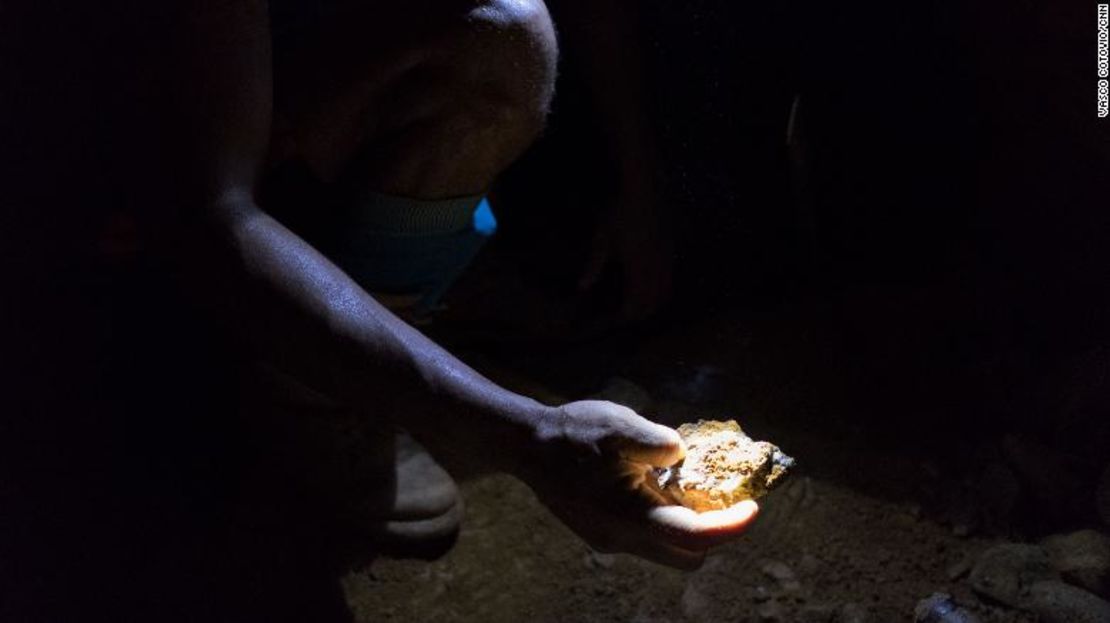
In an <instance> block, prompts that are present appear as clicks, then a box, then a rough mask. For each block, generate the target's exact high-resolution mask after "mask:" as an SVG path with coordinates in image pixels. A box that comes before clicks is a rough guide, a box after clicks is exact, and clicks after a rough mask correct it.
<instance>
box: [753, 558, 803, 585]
mask: <svg viewBox="0 0 1110 623" xmlns="http://www.w3.org/2000/svg"><path fill="white" fill-rule="evenodd" d="M759 570H760V571H762V572H763V575H766V576H769V577H772V578H775V579H776V580H778V581H780V582H784V581H787V580H793V579H794V571H793V570H792V569H790V567H789V566H787V564H786V563H784V562H779V561H777V560H768V561H767V562H765V563H763V565H762V566H761V567H760V568H759Z"/></svg>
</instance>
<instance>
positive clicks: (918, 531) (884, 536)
mask: <svg viewBox="0 0 1110 623" xmlns="http://www.w3.org/2000/svg"><path fill="white" fill-rule="evenodd" d="M463 491H464V494H465V495H466V499H467V503H468V504H469V506H468V512H467V522H466V524H465V526H464V529H463V532H462V536H461V538H460V540H459V543H458V545H457V547H456V548H455V550H454V551H453V552H451V553H450V554H449V555H448V556H447V557H445V558H444V559H442V560H440V561H437V562H435V563H431V564H427V563H420V562H412V561H387V560H379V561H376V562H375V563H373V564H372V565H371V566H370V567H369V568H368V569H365V570H361V571H358V572H355V573H352V574H350V575H349V576H348V577H347V578H346V581H345V589H346V592H347V595H348V598H349V602H350V604H351V607H352V609H353V611H354V612H355V614H356V619H357V620H358V621H360V622H361V621H381V620H388V621H637V622H643V623H648V622H655V621H768V620H772V621H834V620H835V621H907V620H912V617H913V609H914V605H915V604H916V603H917V601H918V600H920V599H922V598H924V597H926V596H928V595H930V594H931V593H933V592H935V591H945V592H949V593H951V594H953V595H954V596H956V598H957V600H958V602H959V603H961V604H963V605H965V606H968V607H970V608H972V609H974V611H975V612H976V613H978V614H979V615H980V616H981V618H982V620H983V621H999V622H1001V621H1032V620H1034V619H1032V618H1028V617H1023V616H1022V615H1020V614H1018V613H1016V612H1013V611H1009V610H1003V609H998V608H994V607H991V606H987V605H985V604H982V603H981V602H979V601H978V600H977V599H976V598H975V597H974V596H973V595H972V594H971V593H970V590H969V589H967V588H966V587H965V586H963V585H962V584H961V583H960V581H959V580H952V579H950V576H949V569H951V568H953V567H958V565H960V564H961V563H963V562H964V561H965V560H967V559H969V558H971V557H973V556H974V555H975V554H976V553H978V552H980V551H982V550H983V549H985V548H986V547H987V546H988V545H989V544H990V542H989V541H986V540H982V539H976V538H971V539H960V538H958V537H955V536H953V535H952V534H951V531H950V530H948V529H946V528H944V527H942V526H939V525H937V524H935V523H933V522H930V521H927V520H922V519H920V518H918V517H916V516H915V513H914V509H913V508H911V507H907V506H906V505H903V504H896V503H891V502H884V501H881V500H877V499H874V498H871V497H868V496H865V495H861V494H859V493H856V492H853V491H852V490H850V489H848V488H845V487H842V486H838V485H836V484H834V483H830V482H824V481H819V480H813V479H809V478H805V477H801V478H798V479H796V480H795V481H794V483H793V484H792V485H791V486H790V487H787V488H785V489H783V490H781V491H779V492H777V493H776V494H774V496H773V497H772V498H769V499H768V500H767V501H766V503H765V505H764V508H763V513H762V517H761V518H760V520H759V522H758V524H757V525H756V526H755V527H754V528H753V529H752V530H751V531H750V533H749V534H748V535H746V536H745V537H744V538H743V539H741V540H740V541H738V542H736V543H735V544H730V545H728V546H725V547H722V548H720V549H718V550H716V551H714V552H713V553H712V554H710V556H709V557H708V558H707V560H706V562H705V565H704V566H703V567H702V568H701V569H700V570H699V571H697V572H694V573H683V572H679V571H673V570H669V569H665V568H662V567H659V566H657V565H654V564H651V563H648V562H643V561H640V560H638V559H635V558H632V557H630V556H624V555H616V556H612V555H602V554H596V553H593V552H591V551H590V550H589V548H587V547H586V546H585V545H584V544H583V543H582V542H581V541H579V540H578V539H577V538H575V536H574V535H573V534H571V533H570V532H569V531H568V530H567V529H566V528H564V527H563V526H561V525H560V524H559V523H558V522H557V521H556V520H555V519H554V518H553V517H552V516H551V515H550V514H549V513H547V512H546V511H545V510H544V509H543V508H542V507H541V506H540V505H539V503H538V502H537V501H536V500H535V498H534V497H533V496H532V495H531V493H530V492H529V491H528V490H527V488H526V487H524V486H523V485H521V484H520V483H518V482H517V481H515V480H513V479H511V478H509V477H506V476H487V477H483V478H479V479H476V480H473V481H471V482H468V483H466V484H465V485H464V486H463ZM775 563H784V564H785V565H786V566H787V567H788V568H789V569H790V570H791V571H792V573H793V574H794V576H795V578H796V580H794V581H791V580H790V579H786V580H785V581H784V580H782V579H776V578H775V577H772V576H773V575H774V574H776V573H777V569H778V568H779V567H781V565H776V564H775ZM778 575H780V577H781V575H782V574H781V573H778ZM852 617H855V618H852Z"/></svg>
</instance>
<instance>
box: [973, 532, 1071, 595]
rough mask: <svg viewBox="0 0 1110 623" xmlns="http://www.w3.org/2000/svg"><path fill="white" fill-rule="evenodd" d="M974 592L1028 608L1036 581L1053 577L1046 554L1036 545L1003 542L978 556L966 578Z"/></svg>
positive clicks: (1053, 572)
mask: <svg viewBox="0 0 1110 623" xmlns="http://www.w3.org/2000/svg"><path fill="white" fill-rule="evenodd" d="M968 579H969V582H970V583H971V588H972V589H973V590H974V591H975V592H976V593H978V594H980V595H982V596H984V597H987V598H989V599H992V600H994V601H997V602H1000V603H1003V604H1006V605H1008V606H1013V607H1016V608H1028V607H1029V605H1030V601H1031V599H1032V595H1031V589H1032V586H1033V585H1034V584H1036V583H1037V582H1042V581H1046V580H1057V579H1059V576H1058V575H1057V573H1056V571H1055V570H1054V569H1053V568H1052V565H1051V563H1050V562H1049V559H1048V554H1047V553H1045V551H1044V550H1043V549H1041V548H1040V547H1038V546H1036V545H1023V544H1018V543H1004V544H1002V545H996V546H994V547H992V548H990V549H988V550H987V551H986V552H984V553H983V555H982V556H981V557H980V558H979V561H978V562H977V563H976V564H975V567H974V568H972V570H971V576H970V577H969V578H968Z"/></svg>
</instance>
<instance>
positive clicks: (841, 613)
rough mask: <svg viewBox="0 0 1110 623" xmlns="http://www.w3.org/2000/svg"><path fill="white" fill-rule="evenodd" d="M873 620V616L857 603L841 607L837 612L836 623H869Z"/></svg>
mask: <svg viewBox="0 0 1110 623" xmlns="http://www.w3.org/2000/svg"><path fill="white" fill-rule="evenodd" d="M870 620H871V615H870V614H868V612H867V608H864V607H863V606H861V605H859V604H855V603H847V604H844V605H843V606H841V607H840V610H837V612H836V618H835V619H834V621H836V623H868V622H869V621H870Z"/></svg>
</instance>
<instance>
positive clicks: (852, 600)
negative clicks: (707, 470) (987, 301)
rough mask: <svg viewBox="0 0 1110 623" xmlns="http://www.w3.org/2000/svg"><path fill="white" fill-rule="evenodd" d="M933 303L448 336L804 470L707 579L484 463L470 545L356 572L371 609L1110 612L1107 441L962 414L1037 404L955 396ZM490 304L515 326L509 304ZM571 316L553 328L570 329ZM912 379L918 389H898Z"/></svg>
mask: <svg viewBox="0 0 1110 623" xmlns="http://www.w3.org/2000/svg"><path fill="white" fill-rule="evenodd" d="M468 287H469V291H470V292H471V294H470V296H472V297H476V298H478V299H483V300H486V301H496V304H495V305H494V307H495V308H499V309H501V310H502V311H503V312H504V314H503V316H502V317H501V318H494V320H493V321H491V322H492V324H493V326H498V327H506V326H507V327H511V326H513V325H514V321H517V326H520V324H521V322H520V321H521V319H522V318H529V319H531V321H532V322H533V323H534V322H535V319H536V318H544V317H546V318H549V319H554V318H557V316H558V313H557V312H558V311H559V310H558V308H556V307H551V308H549V312H550V313H549V315H548V316H541V315H530V314H527V313H524V312H521V311H520V309H521V308H520V305H521V303H519V302H518V303H516V304H512V305H504V304H503V303H502V301H504V300H505V299H498V298H494V297H489V296H486V295H484V294H483V290H482V288H481V284H478V285H477V286H475V285H474V284H470V285H469V286H468ZM463 292H464V293H465V292H467V287H464V288H463ZM927 298H928V297H926V298H924V299H923V298H914V297H912V296H911V297H909V298H908V299H905V300H903V302H902V303H890V302H883V303H882V305H881V306H879V305H876V304H875V300H876V299H870V300H868V302H867V304H865V305H857V306H852V307H850V308H841V307H840V304H839V303H834V304H827V303H822V304H821V305H819V306H813V305H810V304H809V303H806V304H803V305H795V306H786V307H779V308H777V309H775V310H773V311H772V312H769V313H748V312H743V311H739V310H738V309H736V308H730V307H726V308H723V309H717V310H714V311H706V312H705V313H702V314H699V315H698V316H697V319H696V321H692V322H685V323H683V322H677V323H675V325H674V326H673V327H672V328H669V329H664V330H661V331H656V332H654V333H652V334H650V335H649V336H647V337H645V336H642V335H637V336H635V337H633V338H631V339H625V338H622V337H620V336H616V337H614V338H612V339H601V340H600V341H599V340H598V339H597V338H596V337H595V338H591V339H590V340H585V341H582V342H580V343H578V342H574V341H564V342H559V343H558V345H557V346H556V347H554V348H553V347H551V345H550V344H549V345H547V346H535V345H536V344H540V343H542V342H543V339H542V338H536V337H535V336H533V337H532V338H528V339H527V340H525V341H521V342H514V341H513V340H514V339H517V338H515V337H514V338H508V337H504V334H497V333H496V332H485V333H483V332H482V331H481V330H477V331H474V330H473V327H474V326H475V323H474V322H472V320H473V319H472V318H467V319H465V322H463V326H465V327H467V331H471V333H470V334H469V335H470V337H465V336H464V337H460V336H461V335H463V334H464V333H465V332H463V333H459V332H457V331H456V330H455V328H453V327H451V325H447V327H446V328H444V327H442V326H441V330H442V331H443V335H441V336H440V337H441V339H444V340H446V341H448V342H449V343H452V346H453V349H454V350H455V351H456V352H462V353H464V358H465V359H467V360H468V361H471V362H472V363H473V364H474V365H476V366H477V367H479V368H480V369H482V370H483V371H485V372H486V373H487V374H489V375H490V376H492V377H494V378H496V379H498V380H499V381H501V382H502V383H505V384H506V385H509V386H511V387H514V388H516V389H518V390H519V391H523V392H527V393H529V394H531V395H534V396H536V397H538V398H539V399H541V400H546V401H550V402H557V401H559V400H563V399H566V398H567V397H584V396H588V395H594V396H602V397H605V398H608V399H612V400H614V401H617V402H621V403H624V404H628V405H629V406H632V407H633V408H635V409H637V410H638V411H640V412H641V413H643V414H645V415H647V416H649V417H651V418H653V419H655V420H657V421H661V422H664V423H667V424H669V425H672V426H675V425H677V424H680V423H682V422H686V421H692V420H696V419H697V418H699V417H707V418H716V419H722V418H725V417H728V418H733V417H734V418H736V419H738V420H739V421H740V422H741V424H742V425H743V426H744V427H745V430H746V431H747V432H748V433H749V434H751V435H752V436H753V437H754V438H756V439H766V440H769V441H772V442H774V443H776V444H778V445H780V446H781V447H782V448H783V450H784V451H786V452H787V453H789V454H791V455H792V456H794V457H795V458H797V459H798V462H799V468H798V469H797V471H796V472H795V474H794V475H793V476H792V479H791V480H790V481H789V482H788V483H787V484H786V485H785V486H783V487H782V488H780V489H779V490H777V491H775V492H773V493H772V494H771V495H770V496H769V497H768V498H765V500H764V501H763V503H762V512H761V516H760V518H759V520H758V522H757V523H756V524H755V526H754V527H753V528H752V529H751V530H750V531H749V533H748V534H747V535H746V536H745V537H744V538H742V539H741V540H739V541H737V542H736V543H734V544H730V545H728V546H725V547H721V548H719V549H717V550H715V551H713V552H712V553H711V554H710V555H709V557H708V558H707V560H706V562H705V565H704V567H703V568H702V569H701V570H699V571H697V572H693V573H682V572H678V571H673V570H670V569H666V568H663V567H659V566H656V565H653V564H651V563H647V562H643V561H640V560H638V559H635V558H632V557H629V556H624V555H604V554H599V553H596V552H592V551H590V549H589V548H588V547H587V546H586V545H584V544H583V543H582V542H581V541H580V540H578V539H577V538H576V537H575V536H574V535H573V534H571V533H570V532H569V531H568V530H567V529H566V528H564V527H563V526H562V525H561V524H560V523H559V522H558V521H557V520H555V519H554V518H553V517H552V515H551V514H550V513H548V512H547V511H546V510H545V509H544V508H543V507H542V505H541V504H540V503H539V502H538V501H537V500H536V499H535V497H534V496H533V495H532V494H531V492H530V491H529V490H528V489H527V488H526V487H525V486H524V485H522V484H521V483H519V482H518V481H516V480H514V479H513V478H511V477H508V476H504V475H496V474H470V475H465V474H464V475H462V491H463V494H464V496H465V500H466V504H467V513H466V514H467V518H466V523H465V525H464V527H463V531H462V535H461V537H460V539H459V542H458V545H457V546H456V547H455V549H454V550H453V551H452V552H451V553H450V554H448V555H447V556H446V557H445V558H443V559H442V560H439V561H436V562H434V563H430V564H429V563H422V562H413V561H391V560H377V561H374V562H373V563H371V564H370V565H369V566H368V567H366V568H363V569H358V570H355V571H354V572H352V573H350V574H349V575H348V576H347V577H346V579H345V582H344V586H345V591H346V594H347V597H348V601H349V603H350V605H351V608H352V610H353V611H354V612H355V614H356V619H357V620H358V621H360V622H362V621H381V620H395V621H534V622H537V623H538V622H543V621H560V622H562V621H637V622H644V623H647V622H654V621H801V622H810V621H812V622H818V621H820V622H829V623H834V622H836V623H849V622H860V621H872V622H885V621H912V620H916V621H921V622H932V621H935V622H938V623H974V622H976V621H978V622H981V623H987V622H1003V621H1014V622H1019V621H1038V620H1042V621H1047V622H1049V623H1056V622H1060V623H1062V622H1064V621H1069V622H1070V621H1074V622H1078V623H1095V622H1110V603H1107V601H1106V599H1107V598H1110V590H1108V589H1110V539H1108V537H1107V536H1106V530H1107V529H1108V527H1110V518H1106V517H1104V518H1103V519H1102V520H1100V519H1099V515H1098V513H1100V512H1101V513H1104V514H1105V506H1106V500H1107V499H1108V497H1110V494H1108V493H1107V483H1106V481H1107V480H1108V478H1110V477H1107V476H1103V477H1102V480H1103V482H1102V483H1101V484H1097V483H1096V481H1097V480H1098V478H1099V474H1100V472H1101V471H1102V465H1105V463H1100V462H1099V461H1100V460H1101V459H1100V458H1098V457H1105V454H1101V453H1100V451H1099V450H1098V447H1099V446H1098V444H1099V443H1101V442H1099V441H1098V439H1099V438H1098V435H1094V439H1093V441H1092V440H1090V439H1089V440H1088V441H1087V443H1088V445H1089V446H1092V447H1094V448H1095V449H1094V450H1093V451H1091V450H1090V448H1086V449H1084V448H1083V447H1081V446H1082V443H1083V441H1082V439H1083V437H1084V436H1082V435H1081V436H1079V437H1078V439H1079V441H1076V442H1074V443H1073V445H1071V446H1064V447H1065V450H1060V447H1061V444H1060V442H1059V438H1054V439H1052V440H1049V439H1037V438H1036V437H1031V436H1030V435H1029V434H1028V430H1025V431H1022V430H1018V429H1017V427H1016V426H1015V427H1012V428H1013V430H1010V429H1009V428H1008V427H1007V425H1006V420H1005V419H1000V420H999V421H998V423H997V425H992V426H988V427H986V428H985V429H984V428H983V427H979V430H980V432H981V431H982V430H986V431H987V433H986V434H978V435H964V434H961V430H962V429H961V428H960V420H961V418H966V417H973V416H975V415H977V413H978V412H977V411H976V410H977V409H980V408H981V405H993V404H1003V405H1005V404H1009V403H1007V400H1010V401H1018V394H1017V393H1014V394H1012V395H1009V396H1004V397H1003V398H999V396H1000V395H1002V394H1004V393H1005V392H1000V391H998V390H996V389H990V388H988V389H986V390H985V391H983V392H980V393H978V394H974V396H972V393H969V394H968V395H969V396H972V397H969V398H968V400H967V404H963V405H960V404H957V403H955V402H952V401H951V400H949V398H948V397H946V395H945V394H944V393H943V392H939V391H936V388H937V387H939V386H941V385H943V384H948V385H957V386H960V383H959V381H958V377H960V375H958V374H955V373H951V372H950V371H949V369H948V368H949V367H950V366H947V364H945V363H943V359H942V358H937V357H933V358H932V359H930V356H929V355H928V353H930V352H933V353H934V354H935V351H930V347H931V345H932V344H934V343H937V342H939V340H936V339H934V338H935V337H936V334H930V333H928V332H921V331H918V330H916V329H912V330H905V329H900V328H898V327H899V326H901V325H902V324H903V323H906V322H909V321H907V320H906V316H905V315H900V314H898V313H894V312H897V311H898V309H900V308H899V305H901V306H902V307H901V308H903V309H908V308H914V307H918V306H919V303H920V302H921V301H922V300H927ZM463 299H464V300H463V305H462V307H463V308H464V311H465V310H466V308H467V304H466V300H465V296H464V297H463ZM838 309H840V310H841V311H839V312H838V311H837V310H838ZM844 309H847V310H848V311H843V310H844ZM861 310H862V311H861ZM486 312H487V313H488V314H490V315H491V317H494V316H496V310H494V311H492V312H490V311H489V305H488V304H487V306H486ZM463 316H464V317H465V314H463ZM932 316H934V317H935V316H936V314H932ZM889 318H895V319H896V320H895V321H894V323H890V322H887V323H886V324H885V325H884V319H889ZM549 321H550V322H551V323H552V325H551V326H541V327H540V330H539V331H537V332H534V333H535V334H545V333H550V334H552V335H555V334H558V331H559V330H560V327H558V326H555V325H556V324H557V322H556V320H549ZM447 322H450V320H448V321H447ZM541 324H542V323H541ZM953 324H954V325H956V326H959V322H954V323H953ZM892 326H895V328H896V330H890V329H891V327H892ZM884 327H885V330H884ZM934 328H935V327H934ZM833 329H835V330H833ZM433 330H435V329H433ZM865 331H871V332H873V333H877V336H876V335H869V334H867V333H865ZM938 331H941V330H939V329H938ZM510 333H511V332H510ZM475 336H477V337H475ZM522 344H531V345H532V346H528V347H523V346H522ZM476 345H477V346H476ZM907 353H914V355H913V356H909V355H907ZM922 353H925V354H924V355H923V354H922ZM933 359H935V360H936V361H939V362H940V363H935V362H933ZM1015 359H1020V357H1013V356H1009V357H1008V359H1007V358H1005V357H1004V358H1003V359H1002V360H1001V363H999V361H1000V359H999V358H997V357H993V358H992V357H985V358H982V360H985V361H987V362H988V363H987V364H985V365H986V366H987V367H988V368H989V369H990V370H991V372H990V374H989V375H986V376H984V375H978V376H976V375H975V374H974V373H973V374H971V375H970V376H971V378H974V379H982V378H988V377H989V378H998V379H1003V380H1005V379H1009V380H1011V381H1012V380H1013V379H1014V378H1020V374H1010V373H1007V372H1006V370H1015V369H1017V370H1020V369H1022V366H1021V365H1016V364H1013V363H1012V361H1013V360H1015ZM858 360H867V361H870V362H872V364H873V363H874V362H878V364H879V365H878V366H874V365H870V366H859V365H857V364H856V363H855V362H856V361H858ZM903 360H912V361H914V362H915V363H913V364H912V365H911V366H910V367H907V366H906V365H905V364H902V363H899V362H901V361H903ZM922 361H924V362H926V363H920V362H922ZM1008 362H1009V363H1008ZM1088 364H1089V362H1088ZM977 365H979V364H978V363H976V364H973V365H970V368H975V366H977ZM1000 369H1001V370H1002V371H1003V372H998V370H1000ZM1082 369H1083V370H1087V371H1090V370H1092V369H1095V370H1098V369H1100V368H1098V366H1092V365H1084V366H1082ZM1107 369H1110V367H1107V366H1103V367H1102V368H1101V370H1102V371H1103V372H1105V370H1107ZM830 371H831V372H830ZM1103 372H1099V373H1097V374H1095V376H1096V377H1098V378H1099V379H1101V381H1098V380H1096V381H1091V380H1090V378H1087V379H1086V380H1082V378H1083V377H1084V374H1086V375H1087V377H1090V373H1089V372H1084V373H1082V374H1080V375H1079V377H1080V378H1081V382H1080V383H1079V384H1080V385H1082V389H1081V390H1079V391H1076V390H1075V387H1074V385H1075V383H1071V384H1070V385H1069V383H1067V382H1059V383H1058V384H1057V385H1058V387H1061V388H1064V389H1063V390H1061V391H1063V393H1064V394H1065V395H1066V398H1061V399H1060V400H1059V403H1060V404H1061V405H1063V406H1061V407H1060V413H1063V414H1064V415H1062V416H1059V417H1060V418H1062V420H1061V421H1071V420H1068V419H1067V417H1065V416H1066V415H1067V413H1068V412H1071V411H1076V410H1077V409H1078V410H1079V411H1084V412H1090V410H1091V409H1099V408H1104V407H1101V406H1099V405H1102V404H1106V403H1104V402H1100V400H1101V398H1099V397H1100V396H1102V395H1103V393H1104V390H1105V389H1106V386H1107V383H1106V380H1107V378H1110V376H1108V375H1106V374H1104V373H1103ZM1037 373H1038V374H1040V371H1039V370H1038V371H1037ZM614 374H619V375H622V376H621V377H620V378H614V376H613V375H614ZM961 374H962V373H961ZM990 375H994V376H993V377H990ZM964 376H967V375H964ZM1045 376H1049V375H1045ZM1074 376H1075V375H1071V376H1068V375H1062V376H1061V375H1056V376H1051V377H1050V378H1052V379H1059V378H1073V377H1074ZM902 378H911V379H915V380H914V381H913V382H910V383H904V384H900V385H899V384H893V383H897V382H898V379H902ZM629 379H631V380H629ZM892 379H893V380H892ZM954 379H955V380H954ZM1099 383H1101V385H1099ZM960 387H963V386H960ZM1092 387H1093V388H1094V389H1091V388H1092ZM1069 388H1070V389H1069ZM915 392H919V393H915ZM1069 392H1070V393H1069ZM1092 392H1093V393H1092ZM1100 392H1103V393H1100ZM1022 395H1031V394H1022ZM975 396H977V398H976V397H975ZM977 400H978V402H977ZM1022 400H1024V399H1022ZM1051 403H1052V401H1051V400H1049V401H1047V402H1045V403H1044V404H1051ZM1030 404H1032V402H1030ZM1038 404H1041V403H1038ZM946 405H950V407H949V406H946ZM969 405H970V413H969ZM1076 405H1084V406H1082V407H1078V406H1076ZM1092 405H1093V406H1092ZM1069 409H1070V410H1071V411H1069ZM884 410H889V411H888V413H889V415H888V416H886V417H879V418H876V417H875V416H874V414H875V413H876V412H879V413H884ZM930 414H932V415H930ZM984 417H991V414H985V415H984ZM1095 421H1101V420H1098V419H1096V420H1095ZM938 429H939V434H938ZM1086 437H1088V438H1089V437H1091V435H1090V434H1088V435H1086ZM1073 438H1074V436H1073ZM1067 449H1070V450H1072V452H1070V454H1069V452H1068V451H1066V450H1067ZM1091 457H1095V458H1094V459H1092V458H1091ZM1099 492H1101V493H1099ZM1100 495H1101V497H1099V496H1100ZM1100 504H1101V506H1099V505H1100ZM1103 522H1106V523H1103ZM1100 530H1101V532H1100Z"/></svg>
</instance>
